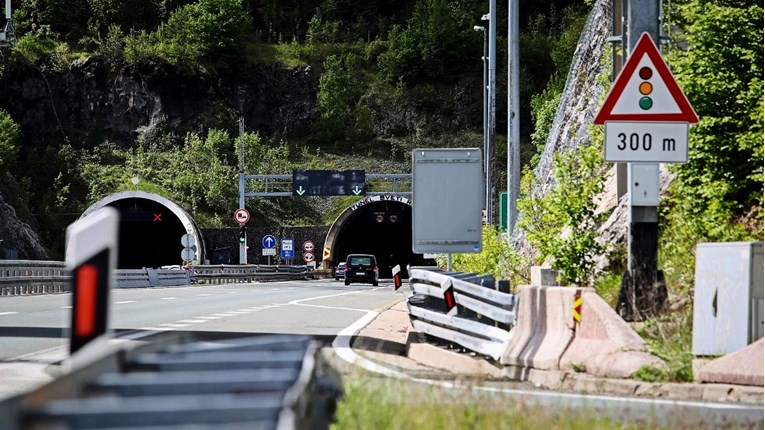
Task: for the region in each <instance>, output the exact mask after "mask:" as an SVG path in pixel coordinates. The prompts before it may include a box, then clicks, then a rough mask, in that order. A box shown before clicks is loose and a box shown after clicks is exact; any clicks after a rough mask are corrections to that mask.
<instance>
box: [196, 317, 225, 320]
mask: <svg viewBox="0 0 765 430" xmlns="http://www.w3.org/2000/svg"><path fill="white" fill-rule="evenodd" d="M221 318H223V317H213V316H209V317H199V319H201V320H219V319H221Z"/></svg>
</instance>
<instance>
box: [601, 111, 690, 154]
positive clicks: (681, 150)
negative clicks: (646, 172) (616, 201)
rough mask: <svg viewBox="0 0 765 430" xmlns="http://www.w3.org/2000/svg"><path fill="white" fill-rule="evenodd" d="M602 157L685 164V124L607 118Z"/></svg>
mask: <svg viewBox="0 0 765 430" xmlns="http://www.w3.org/2000/svg"><path fill="white" fill-rule="evenodd" d="M604 158H605V160H606V161H610V162H617V163H633V162H638V163H639V162H644V163H685V162H687V161H688V123H685V122H612V121H606V145H605V154H604Z"/></svg>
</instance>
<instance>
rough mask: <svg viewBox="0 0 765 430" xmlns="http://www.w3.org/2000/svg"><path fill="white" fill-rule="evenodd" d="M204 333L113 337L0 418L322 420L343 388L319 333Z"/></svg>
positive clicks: (108, 424) (20, 423) (280, 423)
mask: <svg viewBox="0 0 765 430" xmlns="http://www.w3.org/2000/svg"><path fill="white" fill-rule="evenodd" d="M186 336H192V335H189V334H187V335H186ZM204 340H207V339H196V341H195V342H194V343H185V344H173V343H172V342H168V339H161V338H158V339H156V341H154V342H151V343H150V344H147V345H144V346H139V347H134V348H133V349H130V348H129V347H125V346H122V347H119V349H118V350H116V351H112V352H111V353H109V354H108V355H106V356H104V357H103V358H98V359H96V360H91V361H90V362H86V363H85V365H84V366H81V367H80V368H78V369H75V370H74V371H72V372H70V373H67V374H64V375H63V376H61V377H59V378H57V379H56V380H54V381H52V382H51V383H49V384H47V385H45V386H43V387H41V388H39V389H37V390H35V391H33V392H31V393H29V394H26V395H24V396H22V397H21V398H17V399H11V400H9V401H6V402H5V403H6V404H5V405H3V404H2V403H0V411H3V410H4V411H5V414H6V415H13V416H10V417H5V420H6V422H5V424H4V425H10V427H5V426H3V425H0V427H3V428H10V429H13V430H17V429H18V430H27V429H41V428H46V429H54V428H55V429H58V428H62V429H63V428H66V429H94V428H98V429H106V428H125V429H127V428H152V429H154V428H156V429H159V428H162V429H181V428H184V429H186V428H194V429H216V430H217V429H221V428H225V429H234V428H236V429H245V428H246V429H280V430H281V429H327V428H329V425H330V421H331V419H332V417H333V414H334V410H335V406H336V403H337V399H338V397H339V393H340V390H341V388H340V383H339V377H338V375H337V373H336V372H334V371H333V370H332V369H331V368H329V367H328V365H327V364H326V363H325V362H324V361H323V359H322V358H321V354H320V353H319V346H320V345H319V342H316V341H313V340H311V339H310V338H308V337H307V336H288V335H274V336H262V337H249V338H239V339H229V340H217V341H214V342H211V341H209V340H207V341H205V342H202V341H204ZM0 424H3V419H2V418H0Z"/></svg>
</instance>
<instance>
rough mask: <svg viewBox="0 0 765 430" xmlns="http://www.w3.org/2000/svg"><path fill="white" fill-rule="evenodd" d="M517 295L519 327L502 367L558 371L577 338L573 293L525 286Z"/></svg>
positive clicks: (520, 288)
mask: <svg viewBox="0 0 765 430" xmlns="http://www.w3.org/2000/svg"><path fill="white" fill-rule="evenodd" d="M518 291H519V296H520V297H519V301H518V304H519V306H520V308H519V311H518V324H517V326H516V327H515V328H514V329H513V330H514V331H513V334H512V337H511V341H510V344H509V345H508V347H507V349H506V350H505V353H504V354H503V355H502V358H501V359H500V363H502V364H504V365H506V366H518V367H527V368H534V369H541V370H557V369H559V361H560V357H561V355H562V354H563V351H565V350H566V347H568V344H569V343H570V342H571V340H572V339H573V337H574V330H573V328H574V327H573V323H572V318H573V310H574V289H573V288H569V287H537V286H530V285H523V286H520V287H519V288H518Z"/></svg>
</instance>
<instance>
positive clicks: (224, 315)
mask: <svg viewBox="0 0 765 430" xmlns="http://www.w3.org/2000/svg"><path fill="white" fill-rule="evenodd" d="M212 316H214V317H218V318H222V317H230V316H231V315H229V314H212Z"/></svg>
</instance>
